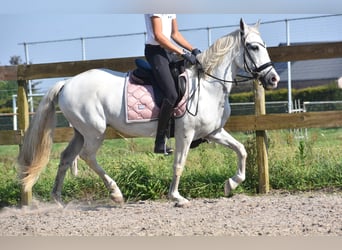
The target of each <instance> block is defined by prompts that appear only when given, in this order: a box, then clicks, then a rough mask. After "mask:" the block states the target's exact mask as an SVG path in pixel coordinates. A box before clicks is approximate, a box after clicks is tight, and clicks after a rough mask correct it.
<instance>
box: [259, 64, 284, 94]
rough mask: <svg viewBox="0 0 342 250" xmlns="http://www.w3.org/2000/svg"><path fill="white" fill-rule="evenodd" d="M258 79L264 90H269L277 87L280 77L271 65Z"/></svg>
mask: <svg viewBox="0 0 342 250" xmlns="http://www.w3.org/2000/svg"><path fill="white" fill-rule="evenodd" d="M259 80H260V82H261V84H262V86H263V87H264V88H265V89H266V90H270V89H275V88H277V87H278V82H279V81H280V77H279V75H278V73H277V72H276V71H275V69H274V67H272V68H271V69H269V70H268V71H267V73H266V74H265V75H263V76H261V77H259Z"/></svg>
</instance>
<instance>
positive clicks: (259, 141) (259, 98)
mask: <svg viewBox="0 0 342 250" xmlns="http://www.w3.org/2000/svg"><path fill="white" fill-rule="evenodd" d="M253 84H254V100H255V114H256V115H257V116H258V115H265V114H266V105H265V90H264V88H263V87H262V86H261V85H260V82H259V81H258V80H254V82H253ZM255 134H256V149H257V164H258V173H259V189H258V191H259V193H263V194H265V193H268V192H269V190H270V185H269V175H268V157H267V148H266V143H267V135H266V131H264V130H257V131H255Z"/></svg>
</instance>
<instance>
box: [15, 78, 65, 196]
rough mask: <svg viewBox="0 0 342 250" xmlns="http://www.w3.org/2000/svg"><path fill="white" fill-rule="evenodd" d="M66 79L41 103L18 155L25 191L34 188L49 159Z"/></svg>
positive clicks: (56, 85)
mask: <svg viewBox="0 0 342 250" xmlns="http://www.w3.org/2000/svg"><path fill="white" fill-rule="evenodd" d="M64 84H65V81H59V82H57V83H56V84H55V85H54V86H53V87H52V88H51V89H50V90H49V91H48V92H47V93H46V95H45V96H44V97H43V99H42V100H41V102H40V103H39V106H38V109H37V111H36V114H35V116H34V117H33V119H32V121H31V122H30V126H29V128H28V129H27V131H26V133H25V136H24V141H23V144H22V146H21V150H20V153H19V156H18V160H17V163H18V167H19V178H20V180H21V182H22V185H23V188H24V191H25V192H28V191H30V190H31V189H32V187H33V185H34V184H35V183H36V182H37V180H38V177H39V175H40V173H41V171H42V170H43V168H44V167H45V166H46V165H47V163H48V161H49V156H50V151H51V147H52V143H53V132H54V129H55V126H56V125H55V124H56V123H55V121H56V107H55V106H56V102H57V100H58V94H59V92H60V91H61V89H62V88H63V86H64Z"/></svg>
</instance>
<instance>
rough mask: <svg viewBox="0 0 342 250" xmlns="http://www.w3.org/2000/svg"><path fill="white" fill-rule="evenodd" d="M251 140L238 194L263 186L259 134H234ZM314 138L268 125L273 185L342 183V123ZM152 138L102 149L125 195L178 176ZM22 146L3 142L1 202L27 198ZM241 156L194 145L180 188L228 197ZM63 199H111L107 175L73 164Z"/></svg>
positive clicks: (57, 148)
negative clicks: (19, 161) (19, 164)
mask: <svg viewBox="0 0 342 250" xmlns="http://www.w3.org/2000/svg"><path fill="white" fill-rule="evenodd" d="M233 135H234V136H235V137H236V138H237V139H239V140H240V141H241V142H243V143H244V145H245V146H246V149H247V152H248V154H249V157H248V159H247V176H246V181H245V182H244V183H243V184H242V185H240V186H239V187H238V188H237V190H235V191H234V192H235V193H248V194H253V193H256V192H257V191H256V190H257V186H258V171H257V166H256V164H255V155H256V149H255V143H254V135H253V134H250V135H246V134H244V133H234V134H233ZM308 135H309V136H308V138H307V139H296V138H295V136H294V133H291V132H289V131H285V130H281V131H269V132H268V155H269V172H270V185H271V188H272V189H280V190H289V191H299V190H300V191H303V190H316V189H326V188H333V189H336V188H337V189H341V188H342V154H341V153H340V152H342V143H341V141H342V129H310V130H308ZM65 146H66V144H65V143H60V144H55V145H54V147H53V150H52V153H51V157H50V159H51V160H50V162H49V164H48V166H47V168H46V169H45V170H44V171H43V173H42V174H41V176H40V179H39V181H38V182H37V184H36V185H35V186H34V189H33V193H34V196H35V197H36V198H38V199H39V200H43V201H49V200H50V192H51V189H52V186H53V182H54V178H55V175H56V172H57V166H58V162H59V155H60V153H61V151H62V150H63V149H64V147H65ZM152 150H153V140H152V139H146V138H139V139H120V140H108V141H105V142H104V145H103V146H102V147H101V149H100V150H99V153H98V162H99V164H100V165H101V166H102V167H103V168H104V169H105V170H106V171H107V173H108V174H109V175H110V176H111V177H113V179H115V180H116V182H117V183H118V185H119V187H120V189H121V191H122V192H123V194H124V196H125V199H126V200H146V199H151V200H155V199H164V198H166V197H167V193H168V188H169V185H170V183H171V179H172V162H173V157H166V156H162V155H156V154H153V153H151V151H152ZM17 153H18V146H0V207H4V206H9V205H18V204H19V203H20V185H19V182H18V180H17V170H16V166H15V159H16V157H17ZM236 161H237V158H236V155H235V153H234V152H233V151H232V150H230V149H226V148H224V147H222V146H220V145H217V144H214V143H212V144H203V145H201V146H200V147H198V148H196V149H193V150H191V152H190V154H189V156H188V160H187V163H186V167H185V171H184V172H183V175H182V178H181V183H180V187H179V188H180V192H181V193H182V194H183V195H184V196H186V197H187V198H199V197H205V198H217V197H222V196H223V195H224V194H223V185H224V181H225V180H226V179H227V178H229V177H231V176H232V175H234V173H235V171H236ZM63 199H64V200H65V201H66V202H68V201H70V200H73V199H79V200H101V199H109V197H108V191H107V189H106V188H105V186H104V184H103V182H102V180H101V179H100V178H99V177H98V176H97V175H96V174H95V173H94V172H93V171H92V170H90V168H89V167H88V166H86V165H85V163H84V162H83V161H82V160H79V175H78V176H77V177H74V176H72V175H71V174H70V172H69V171H68V173H67V176H66V178H65V182H64V186H63Z"/></svg>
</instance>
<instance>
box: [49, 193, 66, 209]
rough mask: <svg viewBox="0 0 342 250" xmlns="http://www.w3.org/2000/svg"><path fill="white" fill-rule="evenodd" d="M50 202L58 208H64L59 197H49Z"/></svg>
mask: <svg viewBox="0 0 342 250" xmlns="http://www.w3.org/2000/svg"><path fill="white" fill-rule="evenodd" d="M51 198H52V200H53V201H54V202H55V203H56V204H57V206H58V207H60V208H64V207H65V204H64V203H63V201H62V198H61V197H58V196H56V195H51Z"/></svg>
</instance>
